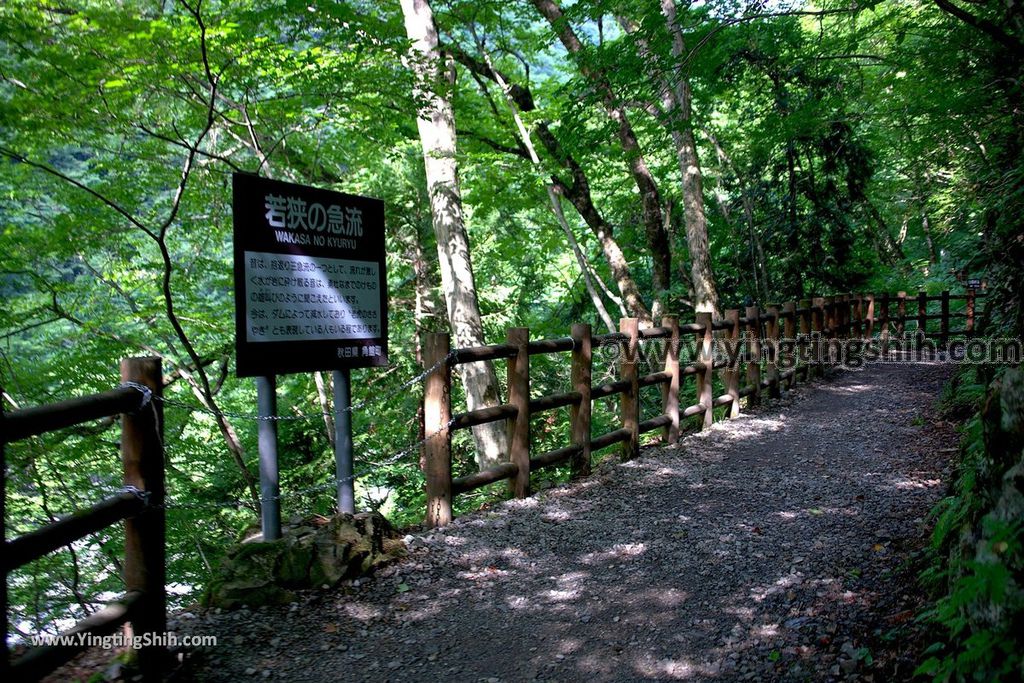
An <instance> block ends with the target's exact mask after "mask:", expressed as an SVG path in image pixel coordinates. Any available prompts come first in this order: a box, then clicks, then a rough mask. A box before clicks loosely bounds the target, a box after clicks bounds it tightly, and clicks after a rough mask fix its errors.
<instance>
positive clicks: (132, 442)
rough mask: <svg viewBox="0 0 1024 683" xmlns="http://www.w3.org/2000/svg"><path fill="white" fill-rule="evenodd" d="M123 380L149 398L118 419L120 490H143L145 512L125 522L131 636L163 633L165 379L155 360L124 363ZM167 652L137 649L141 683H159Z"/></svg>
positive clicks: (162, 649)
mask: <svg viewBox="0 0 1024 683" xmlns="http://www.w3.org/2000/svg"><path fill="white" fill-rule="evenodd" d="M121 381H122V382H134V383H136V384H141V385H144V386H146V387H148V388H149V390H150V391H151V392H152V396H151V398H150V400H149V402H148V403H146V404H144V405H143V406H142V407H141V408H140V409H139V410H138V411H136V412H135V413H131V414H125V415H122V416H121V466H122V468H123V469H124V485H125V486H134V487H135V488H137V489H139V490H140V491H145V492H146V493H145V495H146V503H147V505H146V508H145V509H143V511H142V512H140V513H139V514H138V515H136V516H135V517H131V518H129V519H126V520H125V523H124V567H123V571H124V584H125V590H127V591H128V592H132V591H138V592H140V593H142V598H141V602H140V604H139V607H138V611H137V612H136V613H135V614H134V615H133V616H132V620H131V628H132V635H133V636H136V637H140V638H141V637H144V636H145V635H146V634H152V635H151V636H150V638H152V637H153V636H161V637H162V636H163V635H164V634H165V633H166V632H167V589H166V583H167V568H166V567H167V562H166V548H165V534H166V530H165V526H164V447H163V442H164V434H163V429H164V416H163V402H162V401H160V399H161V398H162V397H163V387H164V383H163V374H162V371H161V363H160V359H159V358H125V359H122V361H121ZM166 655H167V651H166V649H165V648H164V647H163V646H160V645H155V644H152V645H148V646H146V647H143V648H140V649H139V650H138V657H139V669H140V670H141V673H142V677H143V680H146V681H158V680H162V674H161V671H162V670H163V668H164V666H163V665H164V661H163V660H164V658H165V657H166Z"/></svg>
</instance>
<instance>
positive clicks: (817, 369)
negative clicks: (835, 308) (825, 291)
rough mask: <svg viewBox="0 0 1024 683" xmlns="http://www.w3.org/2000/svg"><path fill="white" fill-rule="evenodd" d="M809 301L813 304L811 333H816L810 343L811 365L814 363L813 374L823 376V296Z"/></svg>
mask: <svg viewBox="0 0 1024 683" xmlns="http://www.w3.org/2000/svg"><path fill="white" fill-rule="evenodd" d="M811 301H812V302H813V304H814V310H813V311H812V316H813V317H812V320H811V326H812V328H813V329H812V330H811V334H815V333H816V334H817V335H818V336H817V339H816V340H815V341H814V344H813V345H812V351H811V353H813V354H814V358H813V359H812V360H813V365H814V376H815V377H824V376H825V363H824V355H825V354H824V348H825V344H826V341H825V339H824V334H825V315H826V313H827V309H826V307H825V297H822V296H816V297H814V298H813V299H811Z"/></svg>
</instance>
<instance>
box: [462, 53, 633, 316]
mask: <svg viewBox="0 0 1024 683" xmlns="http://www.w3.org/2000/svg"><path fill="white" fill-rule="evenodd" d="M450 51H451V54H452V56H453V57H455V59H456V60H458V62H459V63H460V64H462V65H463V66H465V67H466V68H467V69H469V70H470V71H472V72H473V73H475V74H478V75H481V76H483V77H485V78H488V79H490V80H492V81H495V82H497V81H496V80H495V71H493V70H492V69H491V68H490V67H488V66H487V64H486V63H484V62H483V60H480V59H476V58H475V57H473V56H471V55H469V54H466V53H465V52H464V51H462V50H459V49H457V48H454V47H452V48H451V49H450ZM502 79H503V80H504V82H505V83H506V84H507V86H508V94H509V96H510V97H511V98H512V100H513V101H514V102H515V103H516V106H517V107H518V108H519V111H524V112H527V111H534V110H535V109H536V105H535V104H534V100H533V94H532V93H531V92H530V89H529V88H526V87H523V86H522V85H520V84H518V83H513V82H512V81H510V80H509V78H508V77H507V76H505V75H502ZM535 131H536V133H537V139H538V140H540V142H541V144H542V145H543V146H544V149H546V150H547V151H548V154H550V155H551V157H552V158H553V159H554V160H555V161H556V162H557V163H558V164H559V165H560V166H562V167H563V168H564V169H565V170H566V171H568V173H569V176H570V178H571V180H568V181H566V180H563V179H562V178H560V177H558V176H557V175H552V176H551V183H552V187H553V189H554V190H555V192H557V193H558V194H559V195H561V196H562V197H565V198H566V199H568V200H569V202H570V203H571V204H572V205H573V207H575V209H576V211H577V212H578V213H579V214H580V217H581V218H582V219H583V221H584V222H585V223H586V224H587V227H589V228H590V231H591V232H592V233H594V236H595V237H597V241H598V244H600V245H601V252H602V253H603V254H604V258H605V261H606V262H607V263H608V268H609V269H610V270H611V272H612V278H613V279H614V280H615V286H616V287H617V288H618V290H619V294H620V295H621V297H622V300H621V304H620V305H624V306H625V308H626V310H628V311H629V315H630V316H632V317H634V318H638V319H639V320H640V321H641V322H642V323H644V324H646V323H649V322H651V320H652V318H651V312H650V310H649V309H648V308H647V305H646V304H645V303H644V300H643V297H641V296H640V288H639V287H637V284H636V280H634V279H633V274H632V272H631V271H630V268H629V262H628V261H627V260H626V257H625V254H623V252H622V248H621V247H620V246H619V244H618V242H616V241H615V237H614V233H613V230H612V226H611V224H609V223H608V222H607V221H606V220H605V219H604V217H603V216H602V215H601V212H600V211H598V209H597V206H596V205H595V204H594V198H593V196H592V195H591V194H590V181H589V180H587V174H586V172H585V171H584V170H583V167H582V166H580V164H579V162H578V161H576V159H575V158H574V157H573V156H572V155H571V154H569V153H568V152H567V151H565V149H564V148H563V147H562V144H561V143H560V142H559V141H558V138H556V137H555V134H554V133H552V132H551V128H549V127H548V124H547V123H546V122H544V121H538V122H537V123H536V124H535ZM521 155H522V156H527V155H526V154H521ZM616 303H619V302H616Z"/></svg>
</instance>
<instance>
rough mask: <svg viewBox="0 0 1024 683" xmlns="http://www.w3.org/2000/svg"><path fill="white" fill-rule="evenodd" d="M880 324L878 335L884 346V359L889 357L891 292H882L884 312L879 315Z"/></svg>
mask: <svg viewBox="0 0 1024 683" xmlns="http://www.w3.org/2000/svg"><path fill="white" fill-rule="evenodd" d="M878 325H879V327H880V328H881V329H879V331H878V337H879V340H880V341H881V347H882V358H883V360H888V359H889V292H884V293H883V294H882V314H881V315H880V316H879V319H878Z"/></svg>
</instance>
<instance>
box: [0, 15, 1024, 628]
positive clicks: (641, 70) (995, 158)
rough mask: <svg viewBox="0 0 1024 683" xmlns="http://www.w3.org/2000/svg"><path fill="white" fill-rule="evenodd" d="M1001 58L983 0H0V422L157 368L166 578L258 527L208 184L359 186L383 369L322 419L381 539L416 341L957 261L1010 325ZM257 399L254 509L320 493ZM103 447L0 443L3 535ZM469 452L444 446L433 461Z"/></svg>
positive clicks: (82, 489) (288, 393) (82, 492)
mask: <svg viewBox="0 0 1024 683" xmlns="http://www.w3.org/2000/svg"><path fill="white" fill-rule="evenodd" d="M1022 66H1024V7H1022V5H1021V3H1020V2H1017V1H1016V0H891V1H883V0H820V1H819V2H816V3H811V2H800V1H799V0H793V1H792V2H790V1H788V0H749V1H744V0H706V1H701V2H682V3H678V2H676V1H675V0H659V1H655V0H575V1H572V2H570V1H569V0H529V1H526V0H524V1H522V2H493V1H491V0H472V1H471V2H467V1H464V0H430V1H429V2H428V1H427V0H401V1H400V2H398V1H389V2H363V1H361V0H345V1H343V2H337V1H335V0H302V1H298V0H232V1H230V2H229V1H220V0H176V1H175V0H138V1H135V2H119V1H117V0H54V1H53V2H45V3H40V2H36V1H35V0H7V1H5V2H4V3H3V4H2V6H0V209H2V212H0V216H2V223H0V295H2V299H0V300H2V305H0V388H2V405H3V408H4V410H8V411H9V410H13V409H18V408H21V407H26V406H32V405H38V404H42V403H46V402H50V401H54V400H59V399H62V398H66V397H69V396H75V395H83V394H87V393H93V392H97V391H103V390H106V389H109V388H111V387H112V386H115V385H116V384H117V382H118V379H117V361H118V359H119V358H122V357H126V356H132V355H155V356H160V357H161V358H162V359H163V362H164V371H165V381H166V382H167V385H166V387H165V396H166V399H167V402H166V405H165V416H166V431H165V433H166V442H165V447H166V457H167V462H166V467H167V476H168V495H169V498H170V503H169V506H168V525H169V528H168V540H169V543H170V547H169V553H170V565H169V569H168V571H169V577H170V580H171V581H172V584H173V588H174V589H175V591H176V592H177V593H178V594H179V595H180V599H181V601H182V602H187V601H190V600H193V599H195V597H196V595H197V594H198V592H200V591H201V590H202V588H203V586H204V584H205V582H206V581H207V580H208V578H209V576H210V573H211V567H213V566H215V565H216V563H217V562H218V558H219V557H220V555H221V553H222V552H223V550H224V548H225V547H226V546H227V545H228V544H229V543H231V542H233V541H234V540H236V539H237V538H238V536H239V534H240V533H242V532H243V531H244V530H245V529H246V528H248V527H250V526H251V525H252V524H253V523H254V522H256V521H257V520H258V515H257V509H258V506H259V491H258V480H257V474H256V466H257V465H256V463H257V449H256V422H255V421H254V420H253V419H251V418H252V416H253V413H254V412H255V387H254V383H253V382H252V380H250V379H239V378H237V377H236V376H235V374H234V365H233V362H234V358H233V353H234V341H235V340H234V329H233V324H232V322H231V321H232V320H233V310H234V301H233V295H232V266H231V263H232V241H231V240H232V223H231V220H232V215H231V178H232V174H233V173H236V172H246V173H253V174H258V175H262V176H265V177H268V178H273V179H277V180H285V181H290V182H296V183H302V184H309V185H315V186H318V187H324V188H330V189H334V190H340V191H344V192H349V193H353V194H361V195H367V196H371V197H376V198H379V199H382V200H383V201H384V202H385V206H386V240H387V252H388V264H387V265H388V285H389V296H390V321H389V322H390V330H391V332H390V366H389V367H388V368H385V369H365V370H357V371H354V378H355V382H354V387H355V388H354V396H353V400H354V403H355V405H356V410H355V411H354V413H353V419H354V423H355V430H354V431H355V446H356V469H357V472H359V473H360V478H359V480H358V482H357V488H356V490H357V494H358V496H359V499H360V507H362V508H364V509H367V508H372V509H379V510H381V511H382V512H383V513H384V514H385V515H386V516H388V517H389V518H390V519H391V520H393V521H394V522H395V523H396V524H397V525H398V526H403V525H408V524H414V523H416V522H417V521H419V520H420V518H421V516H422V510H423V499H424V498H423V496H424V493H423V477H422V474H421V472H420V463H419V460H418V453H419V451H418V448H417V443H418V440H419V438H420V431H419V425H418V420H417V419H416V416H417V414H418V410H419V404H420V386H421V383H420V382H419V380H418V377H419V375H420V373H421V372H422V366H421V362H420V337H421V334H422V333H424V332H430V331H451V333H452V335H453V343H455V344H457V345H460V346H472V345H477V344H483V343H486V342H496V341H499V340H502V339H504V336H505V330H506V328H508V327H511V326H523V327H529V328H530V330H531V334H532V335H533V336H534V337H536V338H541V337H554V336H564V335H565V334H567V332H568V329H569V327H570V326H571V325H572V324H573V323H578V322H588V323H591V324H593V326H594V329H595V331H611V330H614V329H617V326H618V319H619V318H620V317H637V318H640V319H641V320H642V321H652V320H657V319H659V318H660V316H661V315H663V314H665V313H668V312H671V313H678V314H679V315H680V316H683V317H686V318H687V319H689V316H692V314H693V313H694V312H695V311H716V312H717V311H721V310H723V309H725V308H736V307H742V306H743V305H752V304H766V303H769V302H777V301H780V300H783V299H801V298H805V297H808V296H812V295H816V294H825V293H831V292H836V291H890V292H895V291H898V290H907V291H917V290H919V289H920V290H926V291H929V292H932V293H936V292H939V291H942V290H953V291H960V290H962V289H963V284H962V283H963V281H964V280H965V279H966V278H981V279H984V280H985V283H986V287H987V291H988V293H989V298H988V299H987V301H989V302H998V305H992V304H991V303H990V304H989V306H988V310H987V311H986V316H987V318H988V319H989V320H990V324H991V325H992V326H993V328H994V329H997V330H1001V331H1002V332H1004V333H1006V334H1020V333H1021V330H1022V326H1024V321H1022V307H1021V294H1020V291H1021V290H1020V281H1021V277H1022V275H1024V273H1022V272H1021V270H1022V264H1024V237H1022V230H1021V216H1022V215H1024V165H1022V161H1021V149H1022V144H1024V91H1022V88H1021V76H1022ZM542 363H543V361H542V360H538V366H541V367H540V372H541V374H542V375H544V377H545V379H544V380H542V381H543V382H546V383H549V384H550V386H551V387H555V386H560V385H561V384H564V382H566V381H567V376H568V369H567V368H562V367H558V366H555V365H552V366H551V367H550V368H546V369H545V368H544V367H542ZM462 368H468V369H465V370H464V371H463V372H464V374H462V375H460V383H459V385H458V387H459V388H458V389H457V391H458V392H461V393H460V395H459V397H458V398H457V400H458V401H460V402H465V403H468V404H469V405H470V406H471V407H473V406H477V405H484V404H487V403H488V402H489V401H490V402H493V401H494V400H495V399H496V396H498V395H499V394H500V393H501V391H502V388H501V386H500V382H499V380H498V378H497V376H496V374H495V372H494V369H493V368H491V367H490V366H489V365H486V364H475V365H473V366H462ZM462 368H460V370H461V369H462ZM538 376H540V375H538ZM279 393H280V399H279V400H280V406H279V410H280V413H281V415H282V416H283V418H284V419H282V420H281V421H280V423H279V435H280V442H281V477H282V506H283V509H284V514H285V515H286V516H290V515H303V514H309V513H311V512H319V513H329V512H330V510H331V509H332V507H333V504H334V489H333V486H334V483H333V475H334V465H333V445H332V439H333V438H334V429H333V424H332V419H333V418H332V415H331V386H330V374H329V373H307V374H296V375H289V376H283V377H281V378H280V381H279ZM600 419H601V417H600V415H599V414H596V415H595V420H600ZM565 430H566V423H565V419H564V418H563V417H559V418H557V419H553V420H551V421H548V422H546V423H544V424H543V425H539V426H538V428H537V432H536V433H535V434H534V439H535V440H537V441H538V442H539V443H544V442H545V440H552V439H554V438H555V437H556V436H557V437H559V438H561V437H562V435H563V433H564V432H565ZM118 434H119V430H118V428H117V426H116V424H115V421H114V420H109V421H106V422H102V423H97V424H94V425H89V426H86V427H81V428H76V429H72V430H65V431H62V432H59V433H55V434H50V435H47V436H44V437H40V438H35V439H32V440H29V441H25V442H23V443H19V444H14V445H11V446H9V447H8V448H7V450H6V475H5V476H6V496H7V499H6V518H5V520H4V523H5V524H6V526H7V530H8V536H9V537H10V536H12V535H16V534H17V533H22V532H24V531H26V530H28V529H31V528H32V527H33V525H36V524H38V523H39V522H40V521H45V520H52V519H55V518H57V517H58V516H60V515H62V514H66V513H68V512H71V511H74V510H77V509H81V508H84V507H87V506H88V505H89V504H90V503H91V502H94V501H95V500H97V499H98V497H99V495H100V494H101V493H102V492H105V491H112V490H116V489H117V488H118V487H119V486H120V482H119V476H120V465H119V462H118V460H117V456H116V446H117V441H118V438H119V436H118ZM503 438H504V435H503V434H502V433H498V432H495V431H493V430H491V431H488V430H487V429H485V428H477V430H476V431H475V432H474V433H473V434H472V435H466V438H460V439H457V440H456V458H457V461H458V462H457V463H456V466H457V468H459V469H460V471H471V470H472V469H474V468H476V467H478V466H482V465H485V464H488V463H491V462H494V461H495V460H496V459H497V458H498V457H499V454H500V452H501V449H502V443H501V442H502V439H503ZM551 476H553V477H559V476H564V474H561V473H554V474H552V475H551ZM503 495H504V489H501V490H498V489H497V488H495V490H493V491H488V490H486V489H485V490H484V492H483V493H478V494H473V495H472V496H466V497H463V499H462V503H461V504H463V505H466V506H473V507H478V506H479V505H481V504H482V503H485V502H486V501H488V500H491V499H494V498H496V497H501V496H503ZM119 547H120V540H119V539H118V537H117V534H116V533H111V534H107V535H99V536H96V537H92V538H90V539H88V540H87V541H83V542H81V543H79V544H76V545H75V546H74V547H72V548H71V549H70V550H69V551H66V552H61V553H57V554H54V555H51V556H49V557H47V558H44V559H43V560H40V561H38V562H35V563H32V564H31V565H29V566H28V567H26V568H24V569H22V570H19V571H18V572H17V573H15V574H13V575H12V576H11V578H10V591H11V598H10V599H11V603H12V606H13V607H14V609H15V612H16V613H18V614H19V615H20V616H21V618H20V620H15V621H14V622H13V623H11V625H10V628H11V632H12V633H13V634H15V635H17V634H19V633H20V634H21V635H22V636H24V635H26V634H28V633H31V632H37V631H39V630H42V629H44V628H51V629H52V628H53V627H54V626H53V625H54V621H53V620H54V619H58V620H62V619H63V620H66V619H67V617H68V616H69V615H74V616H81V615H82V614H86V613H89V612H91V611H93V610H94V609H95V608H96V604H97V602H98V601H100V600H101V598H102V597H103V596H105V595H110V594H112V593H117V592H118V591H120V578H119V575H118V572H117V569H118V555H119ZM59 623H66V621H62V622H59Z"/></svg>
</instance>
